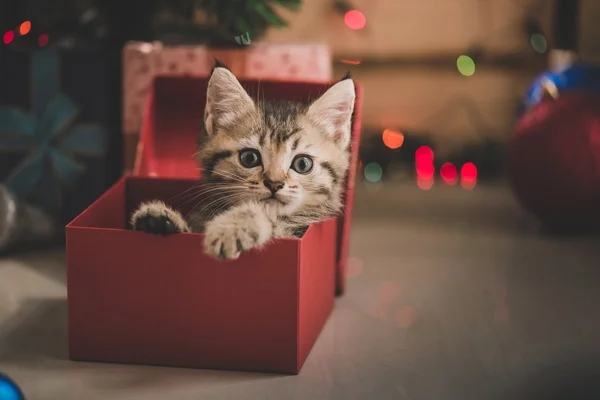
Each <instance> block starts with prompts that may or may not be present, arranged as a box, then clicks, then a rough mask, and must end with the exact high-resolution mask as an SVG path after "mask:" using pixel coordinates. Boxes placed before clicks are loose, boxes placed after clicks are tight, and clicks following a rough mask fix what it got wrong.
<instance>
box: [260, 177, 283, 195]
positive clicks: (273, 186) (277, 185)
mask: <svg viewBox="0 0 600 400" xmlns="http://www.w3.org/2000/svg"><path fill="white" fill-rule="evenodd" d="M263 183H264V184H265V186H266V187H267V189H269V190H270V191H271V193H275V192H276V191H278V190H281V189H283V186H284V185H285V183H283V182H282V181H272V180H270V179H265V180H264V181H263Z"/></svg>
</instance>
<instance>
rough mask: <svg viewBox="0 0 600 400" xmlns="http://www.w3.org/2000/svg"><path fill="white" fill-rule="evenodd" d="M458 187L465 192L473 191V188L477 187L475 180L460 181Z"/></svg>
mask: <svg viewBox="0 0 600 400" xmlns="http://www.w3.org/2000/svg"><path fill="white" fill-rule="evenodd" d="M460 185H461V186H462V188H463V189H465V190H473V189H475V186H477V179H475V180H473V181H466V180H464V179H461V180H460Z"/></svg>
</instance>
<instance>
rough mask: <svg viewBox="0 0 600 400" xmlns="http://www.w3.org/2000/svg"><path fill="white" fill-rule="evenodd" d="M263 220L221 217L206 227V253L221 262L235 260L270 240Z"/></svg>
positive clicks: (235, 216)
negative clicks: (243, 253)
mask: <svg viewBox="0 0 600 400" xmlns="http://www.w3.org/2000/svg"><path fill="white" fill-rule="evenodd" d="M263 225H264V222H263V221H261V220H257V219H255V218H254V219H253V218H249V219H240V218H239V216H237V215H235V214H234V215H227V214H224V215H221V216H219V217H217V218H215V219H213V220H212V221H210V222H209V223H208V224H207V225H206V229H205V237H204V252H205V253H206V254H208V255H211V256H213V257H215V258H218V259H220V260H235V259H237V258H238V257H239V256H240V254H241V253H242V252H243V251H246V250H249V249H251V248H254V247H258V246H261V245H262V244H264V243H265V242H266V241H267V240H269V237H270V236H269V233H268V227H265V226H263Z"/></svg>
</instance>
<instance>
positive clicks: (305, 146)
mask: <svg viewBox="0 0 600 400" xmlns="http://www.w3.org/2000/svg"><path fill="white" fill-rule="evenodd" d="M354 98H355V88H354V83H353V81H352V79H350V77H349V76H347V77H346V78H344V79H342V80H341V81H340V82H338V83H337V84H335V85H334V86H332V87H331V88H330V89H328V90H327V92H326V93H324V94H323V95H322V96H321V97H320V98H319V99H317V100H316V101H314V102H313V103H312V104H311V105H303V104H300V103H293V102H269V101H264V102H254V101H253V100H252V99H251V98H250V96H249V95H248V94H247V93H246V91H245V90H244V88H243V87H242V86H241V85H240V83H239V82H238V80H237V79H236V78H235V76H234V75H233V74H232V73H231V72H230V71H229V70H228V69H227V68H226V67H225V66H224V65H222V64H219V63H217V64H216V65H215V68H214V69H213V72H212V74H211V77H210V80H209V83H208V91H207V97H206V99H207V100H206V109H205V114H204V131H205V132H204V133H205V134H204V135H203V139H202V141H203V143H201V146H200V150H199V153H198V155H199V160H200V162H201V164H202V167H203V170H204V180H205V184H204V186H202V188H203V189H202V190H203V191H204V192H205V193H206V192H209V191H213V192H216V193H218V194H219V198H218V199H217V200H213V201H209V202H207V203H209V204H207V206H205V207H204V209H202V210H200V211H198V212H195V213H193V215H191V216H190V217H189V218H188V219H187V220H186V219H184V217H183V216H182V215H181V213H180V212H178V211H176V210H173V209H171V208H169V207H168V206H166V205H165V204H164V203H162V202H160V201H151V202H147V203H144V204H142V205H141V206H140V207H139V208H138V209H137V210H136V211H135V212H134V213H133V215H132V217H131V224H132V226H133V228H134V229H136V230H141V231H145V232H149V233H154V234H171V233H177V232H199V233H205V239H204V251H205V252H206V253H207V254H209V255H211V256H214V257H216V258H219V259H235V258H238V257H239V255H240V253H241V252H243V251H246V250H249V249H251V248H255V247H260V246H262V245H264V244H265V243H266V242H268V241H269V240H270V239H271V238H286V237H300V236H302V235H303V234H304V232H305V231H306V229H307V228H308V226H309V225H310V224H312V223H315V222H318V221H321V220H324V219H326V218H328V217H331V216H335V215H336V214H338V213H339V212H340V210H341V209H342V205H343V203H342V200H343V199H342V193H343V185H344V178H345V176H346V173H347V171H348V167H349V163H350V152H349V148H350V139H351V133H350V125H351V118H352V113H353V110H354ZM213 194H214V193H213ZM211 204H212V205H211Z"/></svg>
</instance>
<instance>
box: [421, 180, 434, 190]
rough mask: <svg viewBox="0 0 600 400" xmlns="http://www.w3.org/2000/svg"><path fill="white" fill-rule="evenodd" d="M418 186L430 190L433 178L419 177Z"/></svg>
mask: <svg viewBox="0 0 600 400" xmlns="http://www.w3.org/2000/svg"><path fill="white" fill-rule="evenodd" d="M417 186H418V187H419V189H421V190H429V189H431V188H432V187H433V178H421V177H418V178H417Z"/></svg>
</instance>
